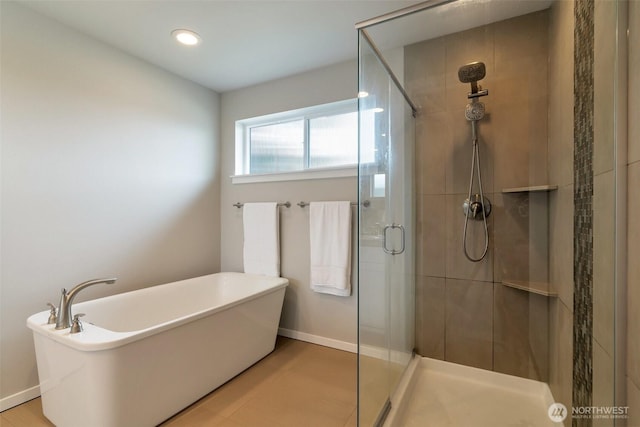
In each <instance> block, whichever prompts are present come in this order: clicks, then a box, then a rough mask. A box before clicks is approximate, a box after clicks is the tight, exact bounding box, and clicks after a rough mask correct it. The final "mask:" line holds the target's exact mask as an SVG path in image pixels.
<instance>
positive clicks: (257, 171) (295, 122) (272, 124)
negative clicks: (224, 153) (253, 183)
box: [234, 100, 358, 182]
mask: <svg viewBox="0 0 640 427" xmlns="http://www.w3.org/2000/svg"><path fill="white" fill-rule="evenodd" d="M357 107H358V104H357V102H356V100H348V101H341V102H335V103H331V104H325V105H318V106H314V107H309V108H304V109H301V110H294V111H287V112H284V113H277V114H270V115H268V116H261V117H255V118H252V119H246V120H240V121H238V122H236V176H235V177H234V178H240V177H243V176H247V175H264V174H283V173H291V172H301V171H302V172H304V171H316V170H318V169H322V170H327V169H336V168H347V167H350V168H353V169H354V172H353V173H352V174H350V175H351V176H353V175H355V174H356V172H355V165H356V164H357V163H358V112H357ZM295 176H296V177H297V178H291V177H289V178H283V179H301V175H300V174H296V175H295ZM324 176H326V175H324ZM342 176H344V175H342ZM347 176H349V175H347ZM234 182H236V181H235V180H234Z"/></svg>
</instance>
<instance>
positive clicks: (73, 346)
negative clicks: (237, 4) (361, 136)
mask: <svg viewBox="0 0 640 427" xmlns="http://www.w3.org/2000/svg"><path fill="white" fill-rule="evenodd" d="M288 283H289V282H288V280H287V279H284V278H275V277H266V276H256V275H248V274H243V273H218V274H211V275H208V276H202V277H196V278H193V279H188V280H182V281H179V282H173V283H169V284H165V285H158V286H153V287H149V288H145V289H140V290H136V291H132V292H126V293H122V294H118V295H113V296H109V297H105V298H99V299H95V300H92V301H87V302H82V303H77V304H74V305H73V313H74V314H77V313H85V314H86V316H85V317H83V318H82V319H81V320H82V323H83V326H84V331H83V332H80V333H77V334H70V333H69V329H66V330H62V331H56V330H55V329H54V326H55V325H47V318H48V316H49V312H48V311H43V312H41V313H38V314H34V315H33V316H31V317H29V319H28V320H27V325H28V327H29V328H30V329H32V330H33V337H34V341H35V349H36V359H37V363H38V374H39V377H40V390H41V393H42V407H43V412H44V415H45V416H46V417H47V418H48V419H49V420H51V421H52V422H53V423H54V424H55V425H56V426H58V427H67V426H69V427H72V426H81V427H86V426H92V427H108V426H113V427H129V426H131V427H141V426H154V425H157V424H159V423H161V422H162V421H164V420H166V419H167V418H169V417H171V416H172V415H174V414H175V413H177V412H179V411H180V410H182V409H183V408H185V407H186V406H189V405H190V404H191V403H193V402H195V401H196V400H198V399H199V398H201V397H202V396H204V395H206V394H207V393H209V392H211V391H212V390H214V389H215V388H217V387H219V386H220V385H222V384H223V383H225V382H226V381H228V380H229V379H231V378H233V377H234V376H236V375H237V374H239V373H240V372H242V371H243V370H244V369H246V368H248V367H249V366H251V365H252V364H254V363H255V362H257V361H258V360H260V359H261V358H263V357H264V356H266V355H267V354H269V353H270V352H271V351H273V349H274V347H275V339H276V335H277V331H278V322H279V320H280V312H281V310H282V303H283V299H284V293H285V288H286V286H287V285H288Z"/></svg>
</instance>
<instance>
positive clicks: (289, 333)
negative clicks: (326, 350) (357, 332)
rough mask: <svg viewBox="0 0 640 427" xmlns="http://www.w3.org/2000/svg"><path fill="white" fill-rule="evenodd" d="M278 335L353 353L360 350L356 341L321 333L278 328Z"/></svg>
mask: <svg viewBox="0 0 640 427" xmlns="http://www.w3.org/2000/svg"><path fill="white" fill-rule="evenodd" d="M278 335H282V336H283V337H287V338H293V339H296V340H300V341H306V342H310V343H312V344H318V345H322V346H325V347H331V348H335V349H338V350H342V351H348V352H351V353H357V352H358V345H357V344H356V343H351V342H347V341H340V340H335V339H333V338H327V337H321V336H319V335H313V334H308V333H306V332H300V331H294V330H293V329H285V328H278Z"/></svg>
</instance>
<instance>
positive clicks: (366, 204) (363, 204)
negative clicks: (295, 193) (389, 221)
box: [296, 200, 371, 208]
mask: <svg viewBox="0 0 640 427" xmlns="http://www.w3.org/2000/svg"><path fill="white" fill-rule="evenodd" d="M296 204H297V205H298V206H300V207H301V208H304V207H307V206H309V203H307V202H304V201H302V202H298V203H296ZM369 205H371V202H370V201H368V200H365V201H363V202H362V206H364V207H365V208H368V207H369ZM351 206H358V202H351Z"/></svg>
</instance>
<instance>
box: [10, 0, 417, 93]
mask: <svg viewBox="0 0 640 427" xmlns="http://www.w3.org/2000/svg"><path fill="white" fill-rule="evenodd" d="M21 3H22V4H25V5H27V6H28V7H30V8H31V9H34V10H36V11H38V12H40V13H42V14H45V15H47V16H50V17H52V18H54V19H55V20H57V21H60V22H62V23H64V24H66V25H68V26H70V27H73V28H75V29H77V30H79V31H80V32H82V33H85V34H88V35H90V36H92V37H95V38H96V39H98V40H101V41H104V42H106V43H108V44H110V45H112V46H115V47H117V48H119V49H121V50H123V51H126V52H128V53H130V54H132V55H134V56H137V57H139V58H142V59H145V60H146V61H148V62H151V63H153V64H156V65H158V66H160V67H162V68H165V69H167V70H169V71H171V72H173V73H175V74H178V75H180V76H183V77H185V78H187V79H189V80H193V81H195V82H197V83H199V84H201V85H203V86H206V87H209V88H211V89H214V90H216V91H218V92H225V91H228V90H233V89H236V88H240V87H245V86H249V85H252V84H256V83H260V82H264V81H268V80H273V79H276V78H280V77H284V76H287V75H292V74H297V73H300V72H303V71H307V70H311V69H314V68H318V67H322V66H325V65H329V64H334V63H338V62H342V61H346V60H349V59H355V58H356V55H357V32H356V30H355V28H354V24H355V23H356V22H359V21H362V20H365V19H368V18H371V17H374V16H378V15H381V14H383V13H386V12H389V11H392V10H395V9H399V8H402V7H405V6H408V5H411V4H415V3H419V1H404V0H391V1H380V0H357V1H354V0H341V1H331V0H322V1H321V0H299V1H291V0H289V1H287V0H279V1H277V0H276V1H272V0H260V1H247V0H226V1H225V0H199V1H191V0H169V1H167V0H162V1H158V0H155V1H154V0H147V1H140V0H138V1H121V0H54V1H51V0H49V1H42V0H23V1H21ZM177 28H187V29H191V30H193V31H195V32H197V33H198V34H199V35H200V36H201V37H202V40H203V41H202V43H201V44H200V45H199V46H196V47H185V46H180V45H178V44H177V43H176V42H175V41H174V40H173V39H172V38H171V35H170V33H171V31H172V30H174V29H177Z"/></svg>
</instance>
